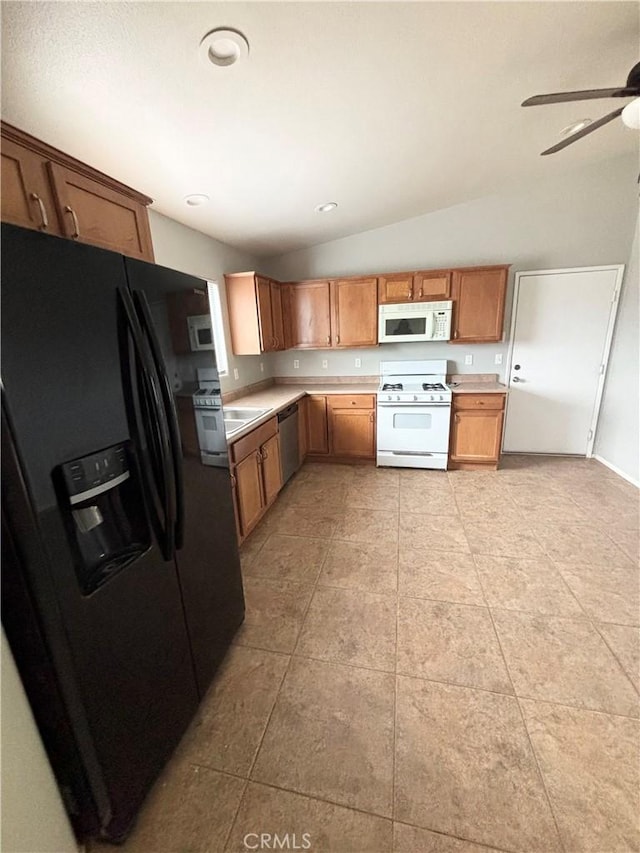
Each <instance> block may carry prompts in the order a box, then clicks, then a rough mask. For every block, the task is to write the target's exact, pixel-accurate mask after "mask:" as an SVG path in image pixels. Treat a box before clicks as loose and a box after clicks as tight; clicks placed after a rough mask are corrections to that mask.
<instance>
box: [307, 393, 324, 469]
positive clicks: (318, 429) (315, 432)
mask: <svg viewBox="0 0 640 853" xmlns="http://www.w3.org/2000/svg"><path fill="white" fill-rule="evenodd" d="M307 418H308V422H309V431H308V435H309V441H308V452H309V453H316V454H320V453H328V452H329V431H328V424H327V398H326V397H319V396H315V395H314V396H311V397H309V398H308V399H307Z"/></svg>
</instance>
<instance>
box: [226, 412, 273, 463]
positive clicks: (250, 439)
mask: <svg viewBox="0 0 640 853" xmlns="http://www.w3.org/2000/svg"><path fill="white" fill-rule="evenodd" d="M277 432H278V419H277V418H271V420H268V421H267V422H266V424H262V426H259V427H258V428H257V429H254V430H252V431H251V432H250V433H249V434H248V435H243V436H242V438H239V439H238V440H237V441H235V442H234V443H233V444H232V445H231V447H230V448H229V455H230V456H231V461H232V462H235V463H236V464H237V463H238V462H241V461H242V460H243V459H244V458H245V457H246V456H248V455H249V454H250V453H253V452H254V451H256V450H258V448H259V447H260V446H261V445H263V444H264V443H265V441H269V439H270V438H271V436H273V435H275V434H276V433H277Z"/></svg>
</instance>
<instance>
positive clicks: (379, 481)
mask: <svg viewBox="0 0 640 853" xmlns="http://www.w3.org/2000/svg"><path fill="white" fill-rule="evenodd" d="M351 470H352V472H353V474H352V477H351V485H354V486H355V485H361V486H363V487H366V486H368V485H371V486H382V485H384V486H385V487H386V488H387V489H389V491H395V492H397V491H398V486H399V483H400V473H401V472H400V469H399V468H378V467H376V466H375V465H354V466H353V467H352V469H351Z"/></svg>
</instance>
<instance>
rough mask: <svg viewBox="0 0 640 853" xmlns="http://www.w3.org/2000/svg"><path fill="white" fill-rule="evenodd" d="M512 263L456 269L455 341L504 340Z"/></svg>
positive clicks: (453, 284)
mask: <svg viewBox="0 0 640 853" xmlns="http://www.w3.org/2000/svg"><path fill="white" fill-rule="evenodd" d="M508 270H509V267H504V266H501V267H487V268H476V269H474V268H470V269H466V270H453V279H452V286H451V296H452V299H453V300H454V306H453V328H452V333H451V338H452V343H464V342H471V341H477V342H479V343H483V342H489V341H500V340H502V326H503V321H504V301H505V296H506V293H507V273H508Z"/></svg>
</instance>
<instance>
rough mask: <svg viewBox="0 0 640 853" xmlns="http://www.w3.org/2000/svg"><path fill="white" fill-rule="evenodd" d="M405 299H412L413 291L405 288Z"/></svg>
mask: <svg viewBox="0 0 640 853" xmlns="http://www.w3.org/2000/svg"><path fill="white" fill-rule="evenodd" d="M407 299H413V293H412V292H411V291H410V290H407Z"/></svg>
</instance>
